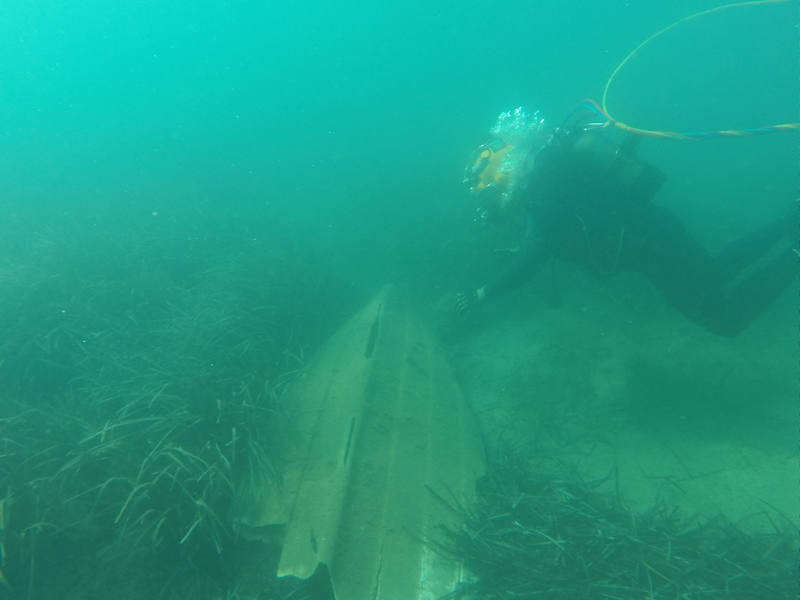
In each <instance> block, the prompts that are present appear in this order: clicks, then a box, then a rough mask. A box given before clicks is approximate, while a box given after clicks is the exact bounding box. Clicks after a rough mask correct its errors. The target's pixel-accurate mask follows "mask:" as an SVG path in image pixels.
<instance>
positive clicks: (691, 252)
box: [620, 205, 724, 326]
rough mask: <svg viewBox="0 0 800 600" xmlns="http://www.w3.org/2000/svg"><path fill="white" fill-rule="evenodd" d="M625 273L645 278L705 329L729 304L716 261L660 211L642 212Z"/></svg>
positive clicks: (624, 260)
mask: <svg viewBox="0 0 800 600" xmlns="http://www.w3.org/2000/svg"><path fill="white" fill-rule="evenodd" d="M620 267H621V268H623V269H626V270H632V271H637V272H639V273H642V274H643V275H645V276H646V277H647V278H648V279H649V280H650V282H651V283H652V284H653V286H655V287H656V289H658V290H659V291H660V292H661V293H662V295H663V296H664V297H665V298H666V299H667V301H668V302H669V303H670V304H671V305H672V306H674V307H675V308H676V309H678V310H679V311H681V312H682V313H683V314H684V315H685V316H687V317H688V318H690V319H692V320H693V321H697V322H700V323H702V324H704V325H706V326H709V320H710V319H712V316H713V313H714V309H715V308H716V307H718V306H719V305H720V303H721V302H722V300H723V298H724V295H723V279H722V277H721V275H720V272H719V268H718V266H717V262H716V260H715V259H714V257H713V256H712V255H711V253H709V252H708V251H707V250H706V248H705V247H703V246H702V245H701V244H700V243H699V242H698V241H697V240H695V239H694V238H693V237H692V236H691V235H689V233H688V232H687V231H686V229H685V228H684V226H683V224H682V223H681V222H680V221H679V220H678V219H677V218H676V217H675V216H674V215H673V214H672V213H671V212H669V211H668V210H666V209H664V208H662V207H659V206H655V205H648V206H646V207H643V210H642V211H641V212H640V213H639V214H637V215H636V219H635V220H634V221H633V222H632V223H631V224H630V227H629V228H628V231H627V235H626V241H625V247H624V248H623V250H622V255H621V258H620Z"/></svg>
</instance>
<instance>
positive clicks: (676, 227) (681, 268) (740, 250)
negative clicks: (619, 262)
mask: <svg viewBox="0 0 800 600" xmlns="http://www.w3.org/2000/svg"><path fill="white" fill-rule="evenodd" d="M638 225H639V227H638V231H637V237H638V238H639V240H638V251H639V253H638V255H637V257H636V260H635V261H634V262H632V263H631V268H633V269H634V270H637V271H640V272H642V273H644V274H645V275H647V277H648V278H649V279H650V281H651V282H652V283H653V285H655V287H656V288H658V289H659V290H660V291H661V292H662V293H663V294H664V296H665V297H666V298H667V300H668V301H669V302H670V303H671V304H672V305H673V306H675V308H677V309H678V310H680V311H681V312H682V313H684V314H685V315H686V316H687V317H689V318H690V319H692V320H694V321H697V322H698V323H701V324H703V325H704V326H705V327H706V328H708V329H709V330H710V331H713V332H715V333H718V334H720V335H735V334H737V333H738V332H740V331H741V330H742V329H744V327H746V326H747V324H748V323H750V321H752V320H753V318H755V317H756V316H757V315H758V314H759V313H760V312H761V311H762V310H764V308H766V306H767V305H768V304H769V303H770V302H771V301H772V300H774V299H775V298H776V297H777V296H778V295H779V294H780V293H781V292H782V291H783V290H784V289H786V287H787V286H788V285H789V283H790V282H791V281H792V277H793V276H794V275H795V274H796V271H797V265H796V262H797V260H798V257H797V256H796V255H795V254H794V253H793V252H792V251H791V250H790V249H788V248H787V249H785V250H784V251H782V252H781V253H780V254H779V255H778V256H777V258H776V259H774V260H773V261H772V262H770V263H768V264H767V265H766V266H764V267H763V268H761V269H758V270H755V271H754V272H753V273H752V274H749V275H748V276H747V277H745V278H742V280H741V281H739V282H735V283H734V282H732V281H731V276H730V274H731V269H732V265H733V264H734V262H739V261H743V260H744V257H745V256H746V257H747V258H748V261H747V264H750V263H752V262H753V261H754V260H755V258H758V257H759V256H760V255H762V254H763V253H764V252H765V251H766V250H767V249H768V248H769V247H770V246H772V245H773V244H774V242H775V240H776V236H778V237H780V235H781V234H782V233H783V231H784V229H783V228H786V230H791V228H790V227H788V226H787V225H786V223H783V224H781V225H780V226H777V225H773V226H771V227H768V228H765V229H764V230H763V231H760V232H758V234H754V235H753V236H752V237H751V239H749V240H748V241H747V243H741V244H737V245H736V246H735V247H734V248H733V249H731V250H730V252H729V254H728V256H727V257H726V260H727V262H724V261H721V260H720V257H719V256H718V257H713V256H712V255H711V254H710V253H709V252H708V251H707V250H706V249H705V248H704V247H703V246H701V245H700V244H699V243H698V242H697V240H695V239H694V238H692V237H691V236H690V235H689V234H688V232H686V230H685V229H684V227H683V226H682V225H681V223H680V222H679V221H678V219H676V218H675V217H674V216H673V215H672V214H671V213H669V212H668V211H666V210H664V209H662V208H658V207H653V210H649V211H648V212H647V214H646V215H645V216H644V217H643V218H642V219H640V221H639V223H638ZM770 236H771V241H770V240H769V238H770ZM767 241H770V243H767ZM754 257H755V258H754ZM734 259H735V260H734ZM744 266H746V265H744ZM741 268H742V267H740V268H739V270H741Z"/></svg>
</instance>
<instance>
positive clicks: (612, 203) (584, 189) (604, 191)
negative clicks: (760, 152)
mask: <svg viewBox="0 0 800 600" xmlns="http://www.w3.org/2000/svg"><path fill="white" fill-rule="evenodd" d="M557 135H558V134H557ZM609 143H610V142H609V141H608V140H607V139H605V138H603V137H602V133H601V132H599V131H598V132H592V131H591V130H590V131H589V132H586V133H583V132H581V133H576V134H562V135H561V137H554V140H553V142H552V143H550V144H549V145H548V146H547V147H545V148H544V149H543V150H542V151H541V152H540V153H539V154H538V155H537V157H536V160H535V163H534V166H533V168H532V171H531V174H530V176H529V178H528V182H527V185H525V186H524V188H523V189H521V190H519V193H522V194H523V195H524V196H523V197H524V198H525V199H526V200H527V202H528V204H529V211H528V225H527V230H526V234H525V239H524V242H523V246H522V248H521V251H520V253H519V255H518V256H517V258H516V260H515V263H514V264H512V265H510V267H509V269H508V270H507V271H506V272H505V273H503V274H501V276H500V277H499V278H498V279H497V280H496V281H494V282H492V283H490V284H488V285H487V286H486V288H485V291H486V296H487V297H489V296H492V295H497V294H500V293H503V292H504V291H508V290H510V289H512V288H514V287H516V286H518V285H520V284H522V283H523V282H524V281H526V280H528V279H529V278H530V277H531V276H532V275H533V273H534V272H535V270H536V269H537V268H538V267H539V266H540V265H541V264H542V263H543V262H544V261H545V260H546V259H548V258H549V257H556V258H560V259H566V260H570V261H573V262H577V263H579V264H582V265H585V266H587V267H589V268H590V269H591V270H593V271H594V272H596V273H598V274H600V275H610V274H612V273H614V272H617V271H624V270H628V271H636V272H639V273H642V274H643V275H645V276H647V277H648V278H649V279H650V281H651V282H652V284H653V285H654V286H655V287H656V288H658V289H659V290H660V291H661V292H662V293H663V294H664V296H665V297H666V298H667V299H668V300H669V302H671V303H672V304H673V305H674V306H675V307H676V308H677V309H679V310H680V311H681V312H683V313H684V314H685V315H686V316H687V317H689V318H691V319H693V320H695V321H697V322H699V323H702V324H703V325H704V326H706V327H707V328H708V329H709V330H711V331H713V332H716V333H718V334H722V335H734V334H736V333H738V332H739V331H741V330H742V329H743V328H744V327H745V326H746V325H747V324H748V323H749V322H750V321H751V320H752V319H753V318H754V317H755V316H756V315H757V314H758V313H759V312H760V311H761V310H762V309H763V308H764V307H765V306H766V305H767V304H768V303H769V302H770V301H771V300H773V299H774V298H775V297H776V296H777V295H778V294H779V293H780V292H781V291H783V290H784V289H785V288H786V286H787V285H788V284H789V283H790V282H791V280H792V276H793V275H794V274H795V270H796V262H797V260H798V258H797V256H795V255H794V253H793V252H792V251H791V248H789V247H788V246H787V248H786V249H785V250H784V251H782V252H781V253H780V254H779V255H778V256H777V257H776V258H774V259H773V260H772V262H770V263H769V264H767V265H766V266H763V267H762V268H760V269H759V270H757V271H755V272H754V273H751V274H749V275H747V276H746V277H740V275H741V273H742V272H743V270H744V269H746V268H747V267H748V266H750V265H751V264H752V263H753V262H755V261H756V260H757V259H758V258H760V257H761V256H762V255H763V254H765V253H766V251H767V250H769V249H770V248H771V247H772V246H773V245H774V244H775V242H776V241H778V239H779V238H780V237H781V236H782V235H784V234H789V233H791V231H792V229H791V227H792V225H791V223H790V220H789V219H788V218H787V219H781V220H780V221H779V222H776V223H774V224H772V225H770V226H768V227H765V228H763V229H762V230H760V231H757V232H756V233H754V234H752V235H749V236H747V237H745V238H744V239H742V240H740V241H738V242H735V243H734V244H732V245H731V246H729V247H728V248H727V249H726V250H724V251H723V252H721V253H720V254H718V255H716V256H714V255H711V254H710V253H709V252H708V251H707V250H706V249H705V248H704V247H703V246H701V245H700V244H699V243H698V242H697V241H696V240H695V239H693V238H692V237H691V236H690V235H689V234H688V233H687V231H686V230H685V229H684V227H683V225H682V224H681V223H680V221H679V220H678V219H677V218H676V217H675V216H674V215H673V214H672V213H670V212H669V211H668V210H666V209H664V208H662V207H659V206H657V205H655V204H653V203H652V202H650V199H651V198H652V196H653V194H655V192H656V191H657V190H658V188H659V187H660V185H661V183H662V181H663V175H662V174H661V173H660V172H659V171H658V170H657V169H655V168H654V167H652V166H651V165H648V164H646V163H643V162H642V161H639V160H638V159H635V158H634V157H633V156H631V155H630V154H626V153H625V152H624V150H623V151H618V150H617V147H616V146H614V147H613V149H612V151H611V154H608V150H609V148H608V145H609ZM603 145H605V147H604V146H603ZM598 148H599V150H597V149H598ZM603 152H606V155H605V158H603ZM609 156H610V157H611V158H609ZM628 159H630V160H628Z"/></svg>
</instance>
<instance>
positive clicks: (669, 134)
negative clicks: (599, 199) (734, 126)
mask: <svg viewBox="0 0 800 600" xmlns="http://www.w3.org/2000/svg"><path fill="white" fill-rule="evenodd" d="M790 1H791V0H751V1H750V2H734V3H732V4H725V5H723V6H717V7H716V8H709V9H707V10H703V11H700V12H697V13H694V14H693V15H689V16H688V17H683V18H682V19H679V20H678V21H675V22H674V23H672V25H668V26H667V27H664V28H663V29H661V30H660V31H657V32H655V33H654V34H653V35H651V36H650V37H648V38H647V39H646V40H644V41H643V42H642V43H641V44H639V45H638V46H636V48H634V49H633V50H631V51H630V53H628V56H626V57H625V58H624V59H623V61H622V62H621V63H619V64H618V65H617V68H616V69H614V71H613V72H612V73H611V77H609V78H608V81H607V82H606V86H605V88H604V89H603V98H602V101H601V106H602V108H603V112H604V113H605V115H606V116H607V117H608V119H609V121H610V122H611V123H612V124H613V125H614V126H616V127H618V128H619V129H622V130H623V131H630V132H632V133H636V134H639V135H647V136H654V137H663V138H670V139H677V140H683V139H692V136H687V135H683V134H680V133H677V132H675V131H659V130H655V129H640V128H638V127H632V126H630V125H627V124H625V123H623V122H621V121H617V120H616V119H615V118H614V117H612V116H611V113H609V112H608V107H607V106H606V98H607V96H608V88H610V87H611V83H612V82H613V81H614V79H615V78H616V77H617V73H619V72H620V70H621V69H622V67H624V66H625V64H626V63H627V62H628V61H629V60H631V59H632V58H633V57H634V56H635V55H636V53H637V52H638V51H639V50H641V49H642V48H643V47H644V46H646V45H647V44H649V43H650V42H652V41H653V40H654V39H656V38H657V37H659V36H661V35H663V34H665V33H666V32H667V31H669V30H670V29H674V28H675V27H677V26H678V25H682V24H683V23H686V22H688V21H691V20H693V19H697V18H698V17H704V16H706V15H710V14H712V13H715V12H720V11H723V10H727V9H729V8H743V7H745V6H756V5H759V4H777V3H781V2H790ZM777 127H778V128H785V129H794V128H796V124H795V123H785V124H781V125H778V126H777ZM718 133H720V134H721V135H747V134H746V133H745V132H742V131H738V130H727V131H721V132H718Z"/></svg>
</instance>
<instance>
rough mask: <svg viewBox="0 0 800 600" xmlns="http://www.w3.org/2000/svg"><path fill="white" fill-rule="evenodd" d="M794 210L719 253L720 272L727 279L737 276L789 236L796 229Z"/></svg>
mask: <svg viewBox="0 0 800 600" xmlns="http://www.w3.org/2000/svg"><path fill="white" fill-rule="evenodd" d="M796 221H797V219H795V218H794V211H792V213H791V214H788V213H787V214H786V215H784V216H782V217H781V218H779V219H776V220H775V221H773V222H772V223H769V224H768V225H766V226H764V227H761V228H759V229H757V230H755V231H753V232H752V233H749V234H747V235H745V236H744V237H742V238H740V239H739V240H737V241H735V242H733V243H731V244H729V245H728V246H727V247H726V248H725V249H724V250H722V252H720V253H719V254H718V255H717V262H718V263H719V268H720V272H721V273H722V276H723V278H724V279H725V280H728V279H730V278H732V277H735V276H736V275H737V274H738V273H739V272H740V271H742V270H743V269H745V268H746V267H748V266H749V265H751V264H752V263H753V262H755V261H757V260H758V259H759V258H760V257H761V256H763V255H764V254H765V253H766V252H767V250H769V249H770V248H772V247H773V246H774V245H775V243H776V242H778V241H780V239H781V238H782V237H788V236H789V235H791V234H792V233H794V231H795V229H796V224H797V223H796Z"/></svg>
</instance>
